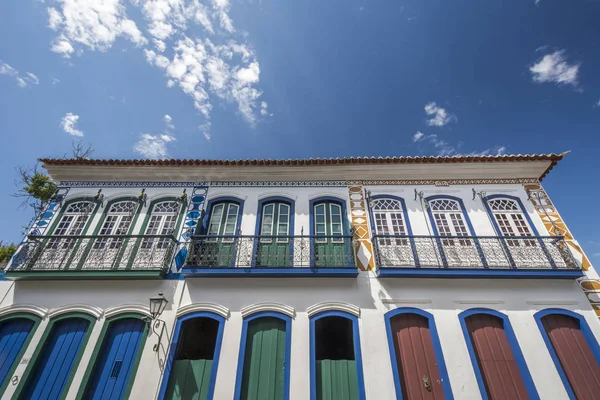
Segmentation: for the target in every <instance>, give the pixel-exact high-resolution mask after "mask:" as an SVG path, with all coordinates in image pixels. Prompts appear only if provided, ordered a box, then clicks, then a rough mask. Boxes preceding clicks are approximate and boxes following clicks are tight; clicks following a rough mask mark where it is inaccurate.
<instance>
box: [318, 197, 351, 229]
mask: <svg viewBox="0 0 600 400" xmlns="http://www.w3.org/2000/svg"><path fill="white" fill-rule="evenodd" d="M342 221H343V220H342V206H341V205H340V204H338V203H334V202H331V201H325V202H322V203H317V204H315V206H314V229H315V236H342V235H343V231H344V225H343V222H342Z"/></svg>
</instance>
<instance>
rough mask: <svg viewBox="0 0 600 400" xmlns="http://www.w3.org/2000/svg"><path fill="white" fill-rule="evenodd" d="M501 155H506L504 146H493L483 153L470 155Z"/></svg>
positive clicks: (476, 152) (477, 152) (478, 152)
mask: <svg viewBox="0 0 600 400" xmlns="http://www.w3.org/2000/svg"><path fill="white" fill-rule="evenodd" d="M503 154H506V146H494V147H491V148H489V149H485V150H483V151H475V152H473V153H470V155H472V156H501V155H503Z"/></svg>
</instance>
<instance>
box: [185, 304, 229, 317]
mask: <svg viewBox="0 0 600 400" xmlns="http://www.w3.org/2000/svg"><path fill="white" fill-rule="evenodd" d="M201 311H205V312H211V313H214V314H217V315H220V316H221V317H223V318H225V319H229V315H230V314H231V313H230V312H229V308H227V307H225V306H222V305H220V304H215V303H192V304H188V305H187V306H183V307H180V308H179V309H178V310H177V318H180V317H183V316H184V315H187V314H191V313H195V312H201Z"/></svg>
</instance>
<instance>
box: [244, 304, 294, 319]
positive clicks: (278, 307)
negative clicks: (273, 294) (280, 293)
mask: <svg viewBox="0 0 600 400" xmlns="http://www.w3.org/2000/svg"><path fill="white" fill-rule="evenodd" d="M263 311H275V312H278V313H282V314H285V315H287V316H289V317H292V318H295V317H296V311H295V310H294V308H293V307H290V306H287V305H285V304H280V303H257V304H251V305H249V306H246V307H244V308H242V309H241V310H240V313H241V314H242V318H246V317H249V316H250V315H252V314H256V313H258V312H263Z"/></svg>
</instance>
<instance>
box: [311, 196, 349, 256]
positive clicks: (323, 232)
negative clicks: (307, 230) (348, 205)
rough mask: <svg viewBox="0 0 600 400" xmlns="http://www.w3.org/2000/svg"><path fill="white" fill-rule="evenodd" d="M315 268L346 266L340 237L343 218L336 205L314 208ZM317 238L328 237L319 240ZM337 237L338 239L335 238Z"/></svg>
mask: <svg viewBox="0 0 600 400" xmlns="http://www.w3.org/2000/svg"><path fill="white" fill-rule="evenodd" d="M313 218H314V221H313V224H314V228H315V235H316V236H317V237H316V238H315V239H314V242H315V255H314V257H315V262H314V263H315V267H317V268H326V267H344V266H346V244H345V242H344V238H343V237H342V235H343V231H344V223H343V220H344V216H343V214H342V207H341V206H340V205H339V204H337V203H331V202H327V203H319V204H317V205H315V207H314V217H313ZM319 236H329V237H323V238H319ZM336 236H339V237H336Z"/></svg>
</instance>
